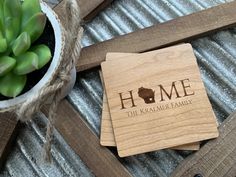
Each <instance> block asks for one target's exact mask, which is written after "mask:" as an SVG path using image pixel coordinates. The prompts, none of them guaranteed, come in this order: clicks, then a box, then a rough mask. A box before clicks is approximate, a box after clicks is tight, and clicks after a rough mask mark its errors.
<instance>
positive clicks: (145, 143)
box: [102, 44, 218, 157]
mask: <svg viewBox="0 0 236 177" xmlns="http://www.w3.org/2000/svg"><path fill="white" fill-rule="evenodd" d="M102 71H103V76H104V81H105V87H106V93H107V98H108V104H109V110H110V115H111V118H112V124H113V129H114V134H115V140H116V144H117V148H118V154H119V156H121V157H125V156H129V155H134V154H140V153H144V152H150V151H154V150H159V149H164V148H169V147H174V146H178V145H182V144H188V143H192V142H197V141H202V140H205V139H210V138H215V137H217V136H218V130H217V124H216V120H215V117H214V113H213V111H212V108H211V105H210V103H209V100H208V98H207V95H206V91H205V88H204V85H203V83H202V81H201V78H200V73H199V69H198V66H197V62H196V58H195V56H194V54H193V50H192V47H191V45H189V44H183V45H179V46H174V47H169V48H165V49H161V50H158V51H153V52H148V53H144V54H139V55H137V56H129V57H127V60H126V61H125V62H124V60H122V61H121V60H117V61H106V62H104V63H102Z"/></svg>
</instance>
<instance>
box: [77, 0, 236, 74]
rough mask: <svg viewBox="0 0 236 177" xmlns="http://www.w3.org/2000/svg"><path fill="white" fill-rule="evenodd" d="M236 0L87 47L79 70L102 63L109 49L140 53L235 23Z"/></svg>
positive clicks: (82, 54)
mask: <svg viewBox="0 0 236 177" xmlns="http://www.w3.org/2000/svg"><path fill="white" fill-rule="evenodd" d="M235 8H236V1H233V2H230V3H225V4H222V5H219V6H216V7H212V8H209V9H207V10H204V11H200V12H196V13H193V14H190V15H187V16H183V17H179V18H176V19H174V20H170V21H168V22H165V23H161V24H157V25H154V26H152V27H149V28H145V29H143V30H138V31H135V32H133V33H130V34H126V35H123V36H119V37H116V38H114V39H111V40H108V41H105V42H101V43H98V44H94V45H91V46H89V47H85V48H83V50H82V52H81V56H80V59H79V61H78V65H77V71H83V70H86V69H89V68H92V67H96V66H99V65H100V64H101V62H102V61H104V60H105V56H106V54H107V53H108V52H130V53H139V52H146V51H150V50H153V49H158V48H162V47H166V46H170V45H174V44H178V43H180V42H186V41H190V40H192V39H196V38H198V37H202V36H205V35H208V34H212V33H214V32H216V31H219V30H222V29H225V28H228V27H232V26H235V24H236V13H235Z"/></svg>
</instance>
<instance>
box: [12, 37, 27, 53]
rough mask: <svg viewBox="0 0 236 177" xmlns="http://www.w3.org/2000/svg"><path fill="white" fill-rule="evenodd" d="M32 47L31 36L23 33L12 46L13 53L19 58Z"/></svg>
mask: <svg viewBox="0 0 236 177" xmlns="http://www.w3.org/2000/svg"><path fill="white" fill-rule="evenodd" d="M30 45H31V41H30V36H29V34H28V33H27V32H23V33H21V34H20V36H19V37H18V38H17V39H16V40H15V41H14V43H13V46H12V51H13V54H14V55H15V56H19V55H21V54H23V53H25V52H26V51H27V50H28V49H29V48H30Z"/></svg>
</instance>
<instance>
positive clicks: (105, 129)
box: [100, 53, 200, 150]
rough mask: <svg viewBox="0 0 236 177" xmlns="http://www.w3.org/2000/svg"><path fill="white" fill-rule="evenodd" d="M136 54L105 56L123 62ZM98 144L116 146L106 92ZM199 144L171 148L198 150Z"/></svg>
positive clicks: (107, 59)
mask: <svg viewBox="0 0 236 177" xmlns="http://www.w3.org/2000/svg"><path fill="white" fill-rule="evenodd" d="M136 55H138V54H134V53H108V54H107V55H106V61H112V60H117V59H123V62H125V60H126V57H129V56H136ZM100 77H101V80H102V81H103V76H102V73H100ZM100 143H101V145H103V146H116V142H115V138H114V132H113V127H112V122H111V116H110V111H109V107H108V102H107V97H106V92H105V91H104V92H103V107H102V118H101V131H100ZM199 148H200V143H199V142H196V143H190V144H186V145H181V146H177V147H173V148H172V149H176V150H199Z"/></svg>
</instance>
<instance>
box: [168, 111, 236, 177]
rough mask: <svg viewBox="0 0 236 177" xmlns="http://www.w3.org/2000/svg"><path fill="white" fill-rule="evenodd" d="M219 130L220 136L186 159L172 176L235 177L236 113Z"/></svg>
mask: <svg viewBox="0 0 236 177" xmlns="http://www.w3.org/2000/svg"><path fill="white" fill-rule="evenodd" d="M219 132H220V136H219V137H218V138H216V139H214V140H211V141H209V142H208V143H207V144H205V145H204V146H203V147H202V148H201V149H200V150H199V151H198V152H196V153H195V154H193V155H191V156H189V157H188V158H187V159H185V160H184V161H183V162H182V163H181V164H180V165H179V166H178V167H177V169H176V170H175V171H174V172H173V173H172V177H183V176H184V177H193V176H197V175H198V176H199V177H200V176H202V177H235V176H236V164H235V162H236V113H233V114H231V115H230V116H229V117H228V118H227V119H226V120H225V121H224V122H223V123H222V124H221V125H220V126H219Z"/></svg>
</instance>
